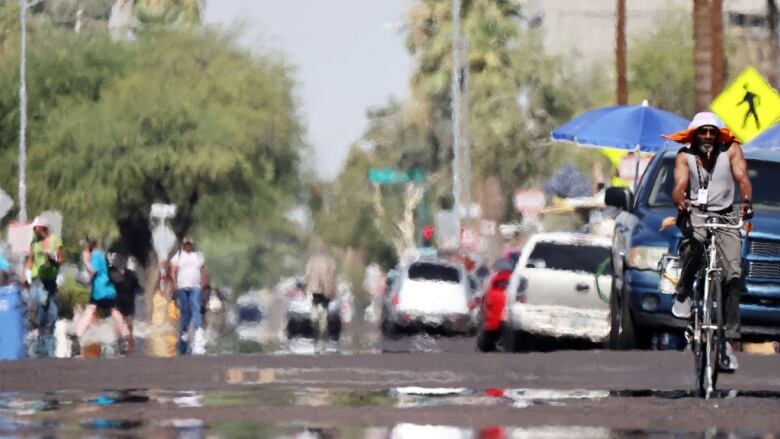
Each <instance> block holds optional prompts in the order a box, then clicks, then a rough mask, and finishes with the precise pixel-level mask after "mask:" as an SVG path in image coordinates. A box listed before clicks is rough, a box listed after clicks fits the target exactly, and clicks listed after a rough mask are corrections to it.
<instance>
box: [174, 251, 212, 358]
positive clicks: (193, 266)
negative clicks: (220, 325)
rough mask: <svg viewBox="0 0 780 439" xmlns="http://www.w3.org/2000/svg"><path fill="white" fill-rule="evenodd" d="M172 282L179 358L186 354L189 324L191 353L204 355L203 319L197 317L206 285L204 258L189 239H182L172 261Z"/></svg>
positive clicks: (206, 274) (199, 315)
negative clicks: (192, 330)
mask: <svg viewBox="0 0 780 439" xmlns="http://www.w3.org/2000/svg"><path fill="white" fill-rule="evenodd" d="M171 269H172V272H171V278H172V279H173V289H174V291H175V292H176V304H177V305H178V307H179V311H180V313H181V317H180V318H179V342H178V344H177V347H178V351H179V353H180V354H184V353H186V352H187V338H188V336H187V332H188V330H189V326H190V322H192V326H193V329H194V331H195V335H194V339H193V343H192V353H193V354H196V355H200V354H204V353H205V350H206V349H205V334H204V331H203V327H202V326H203V319H202V317H201V313H200V306H201V302H200V295H201V292H202V291H203V288H205V287H206V286H207V285H208V282H209V280H208V273H207V272H206V265H205V259H204V258H203V254H201V253H200V252H199V251H195V242H194V241H193V239H192V237H190V236H185V237H184V239H183V240H182V248H181V250H179V251H178V252H177V253H176V254H175V255H174V256H173V258H171Z"/></svg>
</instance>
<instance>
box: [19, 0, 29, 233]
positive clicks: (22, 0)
mask: <svg viewBox="0 0 780 439" xmlns="http://www.w3.org/2000/svg"><path fill="white" fill-rule="evenodd" d="M19 22H20V26H21V35H20V38H19V40H20V48H19V50H20V62H19V221H21V222H25V221H27V181H26V179H27V0H19Z"/></svg>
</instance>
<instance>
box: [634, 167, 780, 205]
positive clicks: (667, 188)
mask: <svg viewBox="0 0 780 439" xmlns="http://www.w3.org/2000/svg"><path fill="white" fill-rule="evenodd" d="M747 164H748V170H749V175H750V182H751V183H752V184H753V205H755V206H756V207H765V208H766V207H773V208H780V191H778V190H777V189H776V186H777V182H780V163H778V162H771V161H764V160H748V161H747ZM672 189H674V159H673V158H668V159H667V158H665V159H664V162H663V163H662V164H661V165H660V166H659V168H658V172H656V175H655V179H654V180H653V187H652V189H651V190H650V196H649V197H648V200H647V204H648V205H649V206H650V207H672V206H674V203H672ZM739 202H740V197H739V188H738V187H737V190H736V199H735V200H734V203H739Z"/></svg>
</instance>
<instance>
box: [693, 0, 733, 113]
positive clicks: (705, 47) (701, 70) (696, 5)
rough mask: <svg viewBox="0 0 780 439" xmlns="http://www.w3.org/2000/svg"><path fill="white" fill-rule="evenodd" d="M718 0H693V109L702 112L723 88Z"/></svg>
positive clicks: (723, 72)
mask: <svg viewBox="0 0 780 439" xmlns="http://www.w3.org/2000/svg"><path fill="white" fill-rule="evenodd" d="M722 17H723V2H722V0H693V45H694V49H693V50H694V53H693V63H694V89H695V96H696V97H695V99H696V102H695V106H694V108H695V110H696V111H704V110H706V109H707V107H708V106H709V104H710V102H711V101H712V100H713V99H714V98H715V95H717V94H718V93H720V91H721V89H722V88H723V83H724V81H725V75H726V61H725V59H726V58H725V54H724V48H723V21H722Z"/></svg>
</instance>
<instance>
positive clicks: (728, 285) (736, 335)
mask: <svg viewBox="0 0 780 439" xmlns="http://www.w3.org/2000/svg"><path fill="white" fill-rule="evenodd" d="M717 243H718V244H717V245H718V256H719V258H720V268H721V270H722V276H723V277H722V279H724V280H725V282H724V283H723V286H724V288H723V289H722V298H723V319H724V323H725V325H726V333H725V335H726V339H728V340H739V339H740V319H739V298H740V296H741V295H742V293H743V292H744V290H745V283H744V281H743V280H742V242H741V239H740V236H739V232H738V231H736V230H722V231H720V232H719V233H718V240H717Z"/></svg>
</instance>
